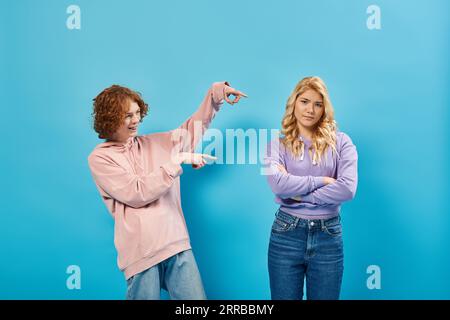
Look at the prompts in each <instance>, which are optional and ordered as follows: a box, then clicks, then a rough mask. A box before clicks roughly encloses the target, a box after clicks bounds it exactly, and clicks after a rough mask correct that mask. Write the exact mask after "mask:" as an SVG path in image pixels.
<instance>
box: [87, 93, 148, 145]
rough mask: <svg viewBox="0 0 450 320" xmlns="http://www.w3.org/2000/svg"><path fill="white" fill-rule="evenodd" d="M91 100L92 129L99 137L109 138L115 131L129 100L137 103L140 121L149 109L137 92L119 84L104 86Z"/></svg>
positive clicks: (125, 111) (124, 114)
mask: <svg viewBox="0 0 450 320" xmlns="http://www.w3.org/2000/svg"><path fill="white" fill-rule="evenodd" d="M93 100H94V105H93V112H92V116H93V118H94V130H95V131H96V132H97V133H98V137H99V138H100V139H109V138H111V136H112V134H113V133H115V132H116V131H117V129H118V128H119V127H120V125H121V124H122V123H123V121H124V120H125V117H126V113H127V112H128V110H129V103H130V101H134V102H136V103H137V104H138V105H139V108H140V113H141V120H140V122H142V120H143V119H144V117H145V116H146V115H147V112H148V110H149V107H148V104H146V103H145V102H144V100H143V99H142V97H141V94H140V93H139V92H136V91H133V90H131V89H129V88H126V87H122V86H119V85H112V86H111V87H109V88H106V89H105V90H103V91H102V92H101V93H100V94H99V95H98V96H97V97H95V98H94V99H93Z"/></svg>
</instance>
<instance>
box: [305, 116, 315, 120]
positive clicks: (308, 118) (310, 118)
mask: <svg viewBox="0 0 450 320" xmlns="http://www.w3.org/2000/svg"><path fill="white" fill-rule="evenodd" d="M303 118H305V119H307V120H314V118H313V117H306V116H303Z"/></svg>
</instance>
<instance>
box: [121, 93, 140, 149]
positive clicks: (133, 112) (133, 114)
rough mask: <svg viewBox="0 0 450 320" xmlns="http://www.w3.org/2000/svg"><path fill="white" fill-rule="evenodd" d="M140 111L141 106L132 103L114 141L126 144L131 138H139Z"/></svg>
mask: <svg viewBox="0 0 450 320" xmlns="http://www.w3.org/2000/svg"><path fill="white" fill-rule="evenodd" d="M140 111H141V110H140V108H139V105H138V104H137V103H136V102H134V101H130V104H129V109H128V112H127V113H126V115H125V119H124V121H123V123H122V125H121V126H120V127H119V128H118V129H117V131H116V132H115V134H114V140H116V141H120V142H125V141H127V140H128V138H129V137H135V136H137V132H138V126H139V121H140V120H141V113H140Z"/></svg>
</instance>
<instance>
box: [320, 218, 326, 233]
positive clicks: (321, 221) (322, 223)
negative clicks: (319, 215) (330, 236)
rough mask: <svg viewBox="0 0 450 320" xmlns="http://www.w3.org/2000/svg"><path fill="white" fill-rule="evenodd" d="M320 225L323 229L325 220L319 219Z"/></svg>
mask: <svg viewBox="0 0 450 320" xmlns="http://www.w3.org/2000/svg"><path fill="white" fill-rule="evenodd" d="M320 227H321V229H322V231H323V230H325V221H324V220H323V219H320Z"/></svg>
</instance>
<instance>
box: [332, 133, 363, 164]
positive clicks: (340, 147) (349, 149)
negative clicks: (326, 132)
mask: <svg viewBox="0 0 450 320" xmlns="http://www.w3.org/2000/svg"><path fill="white" fill-rule="evenodd" d="M336 147H337V152H338V154H339V157H344V158H345V159H347V158H352V159H353V158H355V159H356V158H357V157H358V153H357V150H356V146H355V145H354V143H353V141H352V139H351V138H350V136H349V135H348V134H346V133H344V132H342V131H338V132H336Z"/></svg>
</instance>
